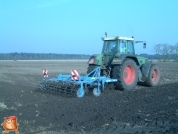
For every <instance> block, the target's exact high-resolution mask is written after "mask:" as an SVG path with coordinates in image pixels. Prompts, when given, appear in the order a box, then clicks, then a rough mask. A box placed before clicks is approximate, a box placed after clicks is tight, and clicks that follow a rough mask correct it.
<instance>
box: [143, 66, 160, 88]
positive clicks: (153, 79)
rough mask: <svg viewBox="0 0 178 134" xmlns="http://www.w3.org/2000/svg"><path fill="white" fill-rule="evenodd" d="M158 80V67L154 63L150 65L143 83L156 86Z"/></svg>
mask: <svg viewBox="0 0 178 134" xmlns="http://www.w3.org/2000/svg"><path fill="white" fill-rule="evenodd" d="M159 82H160V69H159V67H158V66H157V65H156V64H153V65H151V67H150V70H149V73H148V77H147V78H146V81H145V84H146V85H147V86H150V87H154V86H157V85H158V84H159Z"/></svg>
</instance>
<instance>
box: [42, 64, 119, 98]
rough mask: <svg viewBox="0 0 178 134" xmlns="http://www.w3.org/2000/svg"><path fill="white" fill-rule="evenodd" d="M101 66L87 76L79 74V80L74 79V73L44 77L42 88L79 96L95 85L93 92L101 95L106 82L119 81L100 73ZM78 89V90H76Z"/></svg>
mask: <svg viewBox="0 0 178 134" xmlns="http://www.w3.org/2000/svg"><path fill="white" fill-rule="evenodd" d="M100 72H101V69H100V67H97V68H95V69H94V70H93V71H91V72H90V73H88V74H87V75H85V76H80V75H79V76H78V80H73V79H72V75H69V74H68V75H63V74H59V75H58V77H57V78H50V79H43V82H42V83H41V84H40V85H39V88H40V89H41V90H50V91H57V92H59V93H66V94H75V93H76V95H77V97H78V98H81V97H83V96H84V95H85V90H87V87H88V86H90V87H93V94H94V95H95V96H100V94H101V89H102V91H104V87H105V83H110V82H117V79H111V78H109V77H106V76H101V75H100ZM76 90H77V91H76Z"/></svg>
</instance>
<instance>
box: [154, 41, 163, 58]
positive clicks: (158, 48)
mask: <svg viewBox="0 0 178 134" xmlns="http://www.w3.org/2000/svg"><path fill="white" fill-rule="evenodd" d="M153 51H154V52H155V53H156V55H157V60H160V55H161V44H156V45H154V47H153Z"/></svg>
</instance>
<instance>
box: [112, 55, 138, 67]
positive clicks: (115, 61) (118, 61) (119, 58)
mask: <svg viewBox="0 0 178 134" xmlns="http://www.w3.org/2000/svg"><path fill="white" fill-rule="evenodd" d="M126 58H130V59H133V60H134V61H135V62H136V64H137V65H139V62H138V59H137V57H136V56H135V55H132V54H121V55H120V56H117V55H116V56H115V57H114V58H113V61H112V63H111V64H112V65H119V64H122V63H123V61H124V60H125V59H126Z"/></svg>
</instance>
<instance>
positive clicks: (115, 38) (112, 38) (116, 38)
mask: <svg viewBox="0 0 178 134" xmlns="http://www.w3.org/2000/svg"><path fill="white" fill-rule="evenodd" d="M102 39H103V40H132V41H133V40H134V38H129V37H121V36H120V37H119V36H114V37H105V38H102Z"/></svg>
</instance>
